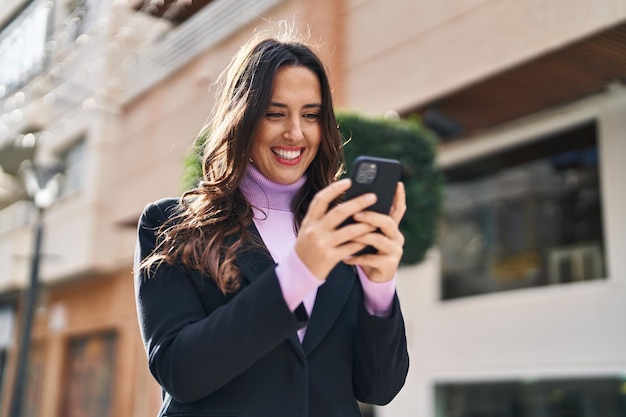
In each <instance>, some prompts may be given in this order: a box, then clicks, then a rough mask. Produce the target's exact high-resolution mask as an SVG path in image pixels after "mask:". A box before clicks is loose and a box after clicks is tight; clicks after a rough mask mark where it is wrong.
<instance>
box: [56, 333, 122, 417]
mask: <svg viewBox="0 0 626 417" xmlns="http://www.w3.org/2000/svg"><path fill="white" fill-rule="evenodd" d="M114 350H115V334H114V333H101V334H94V335H89V336H85V337H79V338H75V339H72V340H71V341H70V343H69V352H68V364H67V365H68V366H67V384H66V388H65V389H64V390H63V393H64V399H63V409H62V412H61V413H60V415H62V416H64V417H108V416H110V415H111V387H112V383H113V354H114Z"/></svg>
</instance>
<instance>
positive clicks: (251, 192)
mask: <svg viewBox="0 0 626 417" xmlns="http://www.w3.org/2000/svg"><path fill="white" fill-rule="evenodd" d="M305 182H306V175H303V176H302V177H300V178H299V179H298V181H296V182H294V183H293V184H279V183H277V182H274V181H272V180H270V179H268V178H267V177H265V176H264V175H263V174H262V173H261V171H259V170H258V168H257V167H255V166H254V165H252V164H248V166H247V168H246V173H245V175H244V176H243V178H242V180H241V184H239V188H240V189H241V191H242V192H243V194H244V195H245V196H246V198H247V199H248V201H249V202H250V204H251V205H252V206H253V207H256V208H258V209H261V210H263V209H272V210H280V211H289V212H291V211H292V209H291V201H292V200H293V198H294V197H295V196H296V194H297V193H298V191H300V188H302V186H303V185H304V183H305Z"/></svg>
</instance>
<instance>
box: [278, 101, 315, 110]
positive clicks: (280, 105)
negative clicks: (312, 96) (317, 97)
mask: <svg viewBox="0 0 626 417" xmlns="http://www.w3.org/2000/svg"><path fill="white" fill-rule="evenodd" d="M270 107H281V108H286V107H287V105H286V104H284V103H277V102H275V101H272V102H271V103H270ZM321 107H322V105H321V104H318V103H311V104H305V105H304V106H302V108H304V109H316V108H321Z"/></svg>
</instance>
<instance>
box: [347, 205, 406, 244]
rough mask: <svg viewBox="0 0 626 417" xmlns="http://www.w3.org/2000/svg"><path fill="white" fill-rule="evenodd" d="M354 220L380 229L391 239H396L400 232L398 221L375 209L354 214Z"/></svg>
mask: <svg viewBox="0 0 626 417" xmlns="http://www.w3.org/2000/svg"><path fill="white" fill-rule="evenodd" d="M354 220H356V221H357V222H359V223H365V224H368V225H370V226H371V227H373V228H375V229H378V230H380V231H381V232H382V234H384V235H386V236H387V237H389V238H390V239H394V238H396V237H397V235H398V234H399V233H400V230H399V229H398V223H396V221H395V220H394V219H393V218H392V217H391V216H387V215H385V214H380V213H377V212H375V211H362V212H359V213H356V214H355V215H354Z"/></svg>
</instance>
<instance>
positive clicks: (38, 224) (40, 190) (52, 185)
mask: <svg viewBox="0 0 626 417" xmlns="http://www.w3.org/2000/svg"><path fill="white" fill-rule="evenodd" d="M20 173H21V176H22V180H23V181H24V186H25V189H26V192H27V194H28V196H29V197H30V198H31V200H32V201H33V203H34V206H35V209H36V217H35V227H34V242H33V254H32V259H31V267H30V280H29V286H28V288H27V289H26V291H25V292H24V299H23V303H22V305H23V326H22V332H21V335H20V344H19V351H18V357H17V370H16V374H15V381H14V384H13V397H12V399H11V410H10V413H9V416H10V417H21V415H22V406H23V404H24V392H25V389H26V382H27V381H26V380H27V378H26V376H27V371H28V354H29V351H30V342H31V335H32V328H33V319H34V315H35V307H36V303H37V293H38V291H39V266H40V263H41V244H42V239H43V225H44V221H43V217H44V212H45V210H46V209H47V208H49V207H50V206H51V205H52V203H54V201H55V199H56V197H57V196H58V192H59V189H60V185H61V179H62V176H61V169H60V166H58V165H55V166H52V167H37V166H35V165H34V164H33V163H32V162H31V161H24V163H23V164H22V167H21V168H20Z"/></svg>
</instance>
